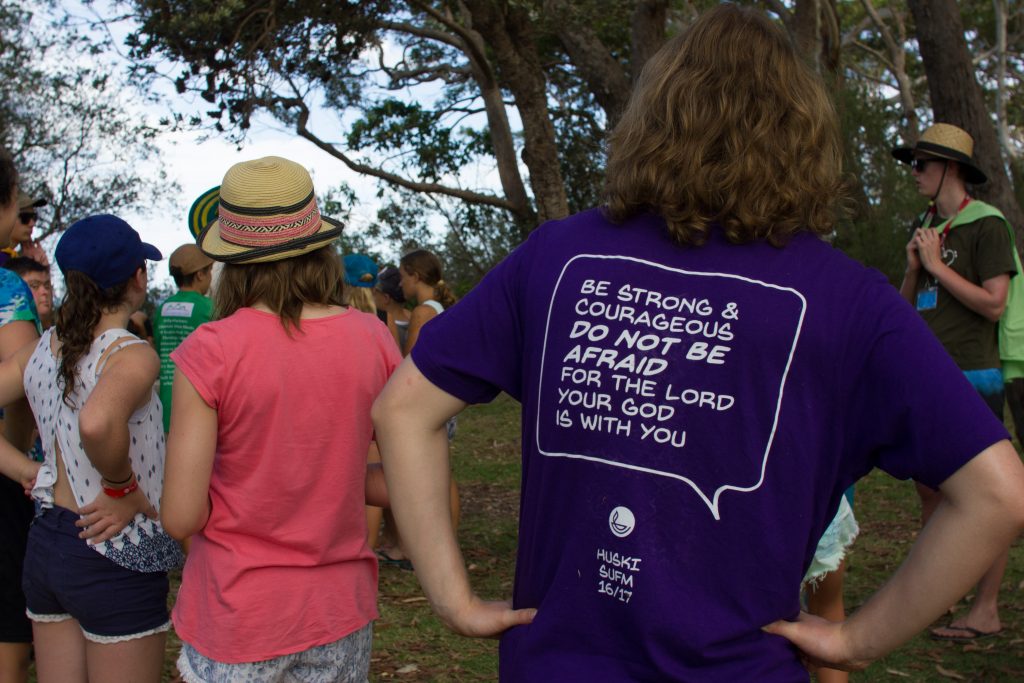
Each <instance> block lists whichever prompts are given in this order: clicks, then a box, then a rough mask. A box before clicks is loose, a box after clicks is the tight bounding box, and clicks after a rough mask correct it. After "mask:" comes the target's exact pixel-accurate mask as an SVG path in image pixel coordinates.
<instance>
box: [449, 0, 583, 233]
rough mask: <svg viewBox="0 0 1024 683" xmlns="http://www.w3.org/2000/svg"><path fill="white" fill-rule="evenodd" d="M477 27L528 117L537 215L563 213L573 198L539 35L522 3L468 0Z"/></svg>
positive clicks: (526, 155) (527, 158)
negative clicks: (566, 181)
mask: <svg viewBox="0 0 1024 683" xmlns="http://www.w3.org/2000/svg"><path fill="white" fill-rule="evenodd" d="M465 6H466V8H467V9H468V10H469V13H470V15H471V16H472V20H473V29H474V30H476V31H478V32H479V33H480V35H481V36H483V38H484V41H485V42H486V44H487V46H488V47H489V48H490V50H491V51H492V53H493V55H494V61H495V63H496V64H497V68H498V71H499V73H500V74H501V79H500V80H501V81H502V82H503V83H504V84H505V85H506V86H507V87H508V89H509V91H510V92H511V93H512V96H513V97H514V98H515V103H516V108H517V109H518V110H519V116H520V118H521V119H522V122H523V139H524V145H523V162H524V163H525V164H526V167H527V168H528V169H529V171H530V187H531V188H532V189H533V196H534V198H535V199H536V201H537V214H538V216H537V217H538V220H540V221H541V222H544V221H547V220H551V219H553V218H563V217H565V216H567V215H568V214H569V201H568V199H567V198H566V195H565V185H564V181H563V179H562V171H561V167H560V165H559V156H558V147H557V145H556V144H555V126H554V124H553V123H552V122H551V117H550V115H549V112H548V102H547V92H546V85H547V78H546V77H545V75H544V69H543V67H542V66H541V64H540V61H539V59H538V50H537V46H536V36H535V35H534V31H533V25H532V23H531V20H530V17H529V15H528V14H527V13H526V11H525V10H524V9H522V8H518V7H515V6H511V5H510V6H507V7H503V6H500V4H499V3H494V2H491V0H467V1H466V2H465Z"/></svg>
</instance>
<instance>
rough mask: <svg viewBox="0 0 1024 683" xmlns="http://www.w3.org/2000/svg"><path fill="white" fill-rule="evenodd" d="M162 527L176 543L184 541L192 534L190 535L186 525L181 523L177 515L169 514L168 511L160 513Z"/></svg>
mask: <svg viewBox="0 0 1024 683" xmlns="http://www.w3.org/2000/svg"><path fill="white" fill-rule="evenodd" d="M160 526H162V527H163V528H164V531H166V532H167V535H168V536H170V537H171V538H173V539H174V540H175V541H184V540H185V539H186V538H188V537H189V536H191V535H192V534H190V533H188V529H186V528H185V526H186V525H184V524H182V523H181V520H179V519H178V518H177V517H176V516H175V515H171V514H168V513H167V511H166V510H161V511H160Z"/></svg>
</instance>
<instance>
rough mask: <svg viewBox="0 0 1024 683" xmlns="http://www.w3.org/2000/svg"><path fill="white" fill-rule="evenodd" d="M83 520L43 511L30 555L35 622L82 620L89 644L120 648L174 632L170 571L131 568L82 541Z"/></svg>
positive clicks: (26, 583) (27, 583) (27, 578)
mask: <svg viewBox="0 0 1024 683" xmlns="http://www.w3.org/2000/svg"><path fill="white" fill-rule="evenodd" d="M78 519H79V517H78V515H77V514H76V513H74V512H72V511H71V510H67V509H65V508H62V507H56V506H55V507H52V508H42V509H41V510H40V511H39V514H38V515H37V516H36V518H35V519H34V520H33V521H32V528H31V529H29V534H28V549H27V550H26V552H25V572H24V575H23V577H22V588H23V589H24V591H25V604H26V606H27V608H28V609H27V610H26V613H27V614H28V617H29V619H31V620H32V621H35V622H40V623H48V622H58V621H66V620H68V619H76V620H77V621H78V624H79V626H80V627H81V629H82V632H83V634H84V635H85V637H86V639H88V640H91V641H93V642H96V643H116V642H120V641H123V640H131V639H133V638H142V637H145V636H148V635H152V634H154V633H161V632H163V631H166V630H167V629H168V628H170V625H171V622H170V619H169V618H168V615H167V592H168V582H167V572H136V571H132V570H130V569H125V568H124V567H121V566H120V565H117V564H115V563H114V562H113V561H111V560H108V559H107V558H106V557H104V556H103V555H100V554H99V553H98V552H96V550H95V549H93V548H92V547H90V546H89V545H88V544H87V543H86V542H85V540H83V539H81V538H79V537H78V534H79V533H81V531H82V530H81V529H80V528H78V527H76V526H75V522H76V521H78Z"/></svg>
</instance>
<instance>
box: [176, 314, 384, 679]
mask: <svg viewBox="0 0 1024 683" xmlns="http://www.w3.org/2000/svg"><path fill="white" fill-rule="evenodd" d="M291 332H292V336H291V337H289V336H288V334H286V333H285V330H284V328H283V327H282V325H281V321H280V319H279V318H278V317H277V316H275V315H271V314H268V313H263V312H261V311H256V310H254V309H251V308H243V309H241V310H239V311H238V312H236V313H235V314H234V315H232V316H230V317H228V318H226V319H224V320H220V321H217V322H212V323H207V324H205V325H202V326H201V327H199V328H198V329H197V330H196V331H195V332H193V333H192V334H191V335H190V336H189V337H188V338H187V339H185V341H184V342H183V343H182V344H181V346H179V347H178V349H177V350H176V351H174V353H172V354H171V358H172V360H174V362H175V363H176V364H177V367H178V369H180V370H181V372H182V373H183V374H184V375H185V376H186V377H188V379H189V381H190V382H191V383H192V385H193V386H195V388H196V390H197V391H198V392H199V395H200V396H202V398H203V400H204V401H206V403H207V404H208V405H210V406H211V407H213V408H214V409H216V411H217V454H216V458H215V460H214V463H213V475H212V477H211V479H210V518H209V521H208V522H207V523H206V526H205V527H204V528H203V530H202V531H201V532H199V533H198V534H196V535H195V536H193V538H192V547H191V550H190V552H189V555H188V560H187V562H186V564H185V569H184V573H183V576H182V584H181V589H180V590H179V592H178V599H177V603H176V604H175V607H174V628H175V630H176V631H177V633H178V635H179V637H180V638H181V639H182V640H183V641H186V642H188V643H189V644H191V645H192V646H193V647H195V649H196V650H198V651H199V652H200V653H201V654H203V655H205V656H206V657H210V658H212V659H215V660H217V661H221V662H227V663H240V662H253V661H260V660H264V659H269V658H271V657H278V656H281V655H285V654H290V653H293V652H301V651H303V650H307V649H309V648H311V647H314V646H316V645H322V644H324V643H330V642H333V641H335V640H338V639H340V638H343V637H344V636H346V635H348V634H349V633H352V632H353V631H356V630H357V629H360V628H362V627H363V626H365V625H366V624H367V623H369V622H370V621H371V620H373V619H376V618H377V616H378V614H377V562H376V559H375V557H374V554H373V551H372V550H371V549H370V548H369V547H368V546H367V543H366V515H365V512H364V507H363V506H364V503H365V478H366V455H367V450H368V448H369V445H370V441H371V439H372V438H373V425H372V423H371V421H370V406H371V405H372V404H373V400H374V399H375V398H376V397H377V394H378V393H380V391H381V389H382V388H383V387H384V383H385V382H386V381H387V379H388V377H389V376H390V375H391V373H392V372H393V371H394V369H395V368H396V367H397V365H398V363H399V362H400V361H401V356H400V354H399V353H398V350H397V348H396V347H395V341H394V339H392V337H391V335H390V333H389V332H388V329H387V327H385V326H384V325H383V324H382V323H381V322H380V321H379V320H377V318H375V317H374V316H371V315H367V314H365V313H360V312H359V311H355V310H346V311H345V312H344V313H341V314H339V315H335V316H331V317H327V318H316V319H308V320H303V321H302V329H301V331H297V330H294V329H293V330H292V331H291Z"/></svg>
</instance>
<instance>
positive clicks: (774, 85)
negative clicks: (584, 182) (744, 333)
mask: <svg viewBox="0 0 1024 683" xmlns="http://www.w3.org/2000/svg"><path fill="white" fill-rule="evenodd" d="M841 165H842V148H841V142H840V137H839V124H838V120H837V118H836V113H835V109H834V108H833V106H832V102H831V100H830V99H829V96H828V94H827V92H826V90H825V87H824V85H823V84H822V82H821V80H820V78H819V77H818V76H817V75H816V74H815V73H814V72H813V71H811V69H810V68H809V67H808V65H807V64H805V63H804V62H803V60H802V59H801V58H800V56H799V55H798V54H797V52H796V50H795V49H794V48H793V46H792V44H791V43H790V40H789V38H788V37H787V36H786V34H785V33H784V32H783V30H782V29H781V28H779V27H778V26H776V25H775V24H774V23H772V21H771V20H769V19H768V18H767V17H766V16H765V15H764V14H763V13H761V12H760V11H757V10H754V9H751V8H744V7H737V6H735V5H729V4H726V5H720V6H718V7H716V8H714V9H712V10H710V11H708V12H705V13H704V14H703V15H701V16H700V17H699V18H698V19H697V21H696V22H695V23H694V24H693V26H691V27H690V28H689V30H687V31H686V32H685V33H683V34H681V35H679V36H677V37H675V38H674V39H672V40H670V41H669V42H668V43H667V44H666V45H665V46H663V47H662V48H661V50H659V51H658V52H657V53H656V54H655V55H654V56H653V57H652V58H651V60H650V61H649V62H648V63H647V65H646V66H645V67H644V70H643V74H642V76H641V78H640V82H639V84H638V86H637V89H636V90H635V91H634V93H633V96H632V98H631V99H630V101H629V105H628V106H627V108H626V111H625V113H624V114H623V116H622V119H621V120H620V122H619V124H618V125H617V126H616V128H615V130H614V131H613V132H612V134H611V137H610V150H609V158H608V166H607V176H606V181H605V197H606V201H607V209H606V211H607V215H608V217H609V218H611V219H612V220H614V221H617V222H620V221H623V220H625V219H627V218H629V217H630V216H632V215H635V214H637V213H642V212H646V211H652V212H654V213H656V214H658V215H660V216H661V217H662V218H664V219H665V221H666V223H667V224H668V229H669V232H670V234H671V235H672V237H673V239H674V240H675V241H676V242H678V243H680V244H684V245H686V244H701V243H703V241H704V240H705V239H706V237H707V232H708V225H709V224H710V223H711V222H719V223H720V224H721V225H722V227H723V229H724V230H725V234H726V235H727V237H728V238H729V240H731V241H732V242H736V243H740V242H747V241H751V240H755V239H765V240H767V241H768V242H769V243H771V244H774V245H777V246H778V245H781V244H783V243H785V242H786V241H787V240H788V239H789V237H790V236H792V235H793V234H795V233H797V232H800V231H803V230H808V231H811V232H814V233H818V234H827V233H828V232H830V231H831V229H832V226H833V224H834V222H835V208H836V205H837V202H838V201H839V199H840V198H841V176H840V174H841Z"/></svg>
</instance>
